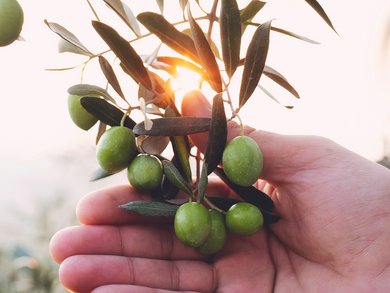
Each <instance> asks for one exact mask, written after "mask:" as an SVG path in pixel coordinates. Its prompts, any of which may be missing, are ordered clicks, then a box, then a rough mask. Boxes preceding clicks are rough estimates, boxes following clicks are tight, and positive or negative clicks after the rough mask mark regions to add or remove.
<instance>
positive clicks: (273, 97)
mask: <svg viewBox="0 0 390 293" xmlns="http://www.w3.org/2000/svg"><path fill="white" fill-rule="evenodd" d="M257 87H258V88H259V89H261V90H262V91H263V92H264V93H265V94H266V95H267V96H268V97H270V98H271V99H272V100H273V101H275V102H276V103H278V104H279V105H282V106H283V107H285V108H287V109H293V108H294V106H293V105H285V104H283V103H282V102H281V101H279V100H278V99H277V98H276V97H275V96H274V95H273V94H272V93H271V92H269V91H268V90H267V89H266V88H265V87H263V86H261V85H260V84H258V85H257Z"/></svg>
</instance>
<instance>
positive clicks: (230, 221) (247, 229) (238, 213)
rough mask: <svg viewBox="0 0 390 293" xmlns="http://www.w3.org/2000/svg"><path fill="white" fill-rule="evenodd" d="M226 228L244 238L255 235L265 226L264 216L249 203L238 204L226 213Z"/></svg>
mask: <svg viewBox="0 0 390 293" xmlns="http://www.w3.org/2000/svg"><path fill="white" fill-rule="evenodd" d="M225 222H226V227H227V228H228V230H229V231H231V232H234V233H236V234H239V235H242V236H249V235H252V234H255V233H256V232H257V231H259V230H260V229H261V227H262V226H263V214H262V213H261V211H260V210H259V209H258V208H257V207H256V206H254V205H253V204H250V203H248V202H240V203H236V204H234V205H233V206H231V207H230V208H229V210H228V211H227V213H226V218H225Z"/></svg>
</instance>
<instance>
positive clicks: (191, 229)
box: [174, 202, 263, 255]
mask: <svg viewBox="0 0 390 293" xmlns="http://www.w3.org/2000/svg"><path fill="white" fill-rule="evenodd" d="M174 226H175V233H176V236H177V237H178V238H179V239H180V241H181V242H183V243H184V244H186V245H188V246H191V247H196V248H198V249H199V251H200V252H201V253H203V254H206V255H209V254H214V253H216V252H218V251H219V250H220V249H222V247H223V246H224V244H225V242H226V238H227V230H228V231H230V232H233V233H236V234H238V235H241V236H249V235H253V234H255V233H256V232H257V231H259V230H260V229H261V227H262V226H263V215H262V214H261V212H260V210H259V209H258V208H257V207H256V206H254V205H252V204H250V203H247V202H239V203H236V204H234V205H233V206H231V207H230V208H229V210H228V211H227V212H226V216H225V215H224V214H222V213H221V212H219V211H217V210H215V209H207V208H206V207H205V206H203V205H202V204H200V203H196V202H188V203H185V204H182V205H181V206H180V207H179V209H178V210H177V212H176V215H175V221H174ZM226 228H227V229H226Z"/></svg>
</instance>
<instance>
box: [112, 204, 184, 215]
mask: <svg viewBox="0 0 390 293" xmlns="http://www.w3.org/2000/svg"><path fill="white" fill-rule="evenodd" d="M119 207H120V208H121V209H124V210H126V211H128V212H133V213H137V214H139V215H142V216H153V217H173V216H175V214H176V211H177V209H178V208H179V207H178V206H177V205H173V204H168V203H164V202H159V201H131V202H129V203H127V204H123V205H121V206H119Z"/></svg>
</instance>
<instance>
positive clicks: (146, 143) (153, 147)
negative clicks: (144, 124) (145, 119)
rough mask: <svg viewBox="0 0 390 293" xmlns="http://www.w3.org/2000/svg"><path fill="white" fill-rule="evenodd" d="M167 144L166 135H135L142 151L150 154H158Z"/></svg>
mask: <svg viewBox="0 0 390 293" xmlns="http://www.w3.org/2000/svg"><path fill="white" fill-rule="evenodd" d="M168 144H169V138H168V137H167V136H144V135H140V136H138V137H137V145H138V147H139V148H140V149H141V151H142V152H144V153H148V154H151V155H160V154H161V153H162V152H163V151H164V150H165V148H166V147H167V146H168Z"/></svg>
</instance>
